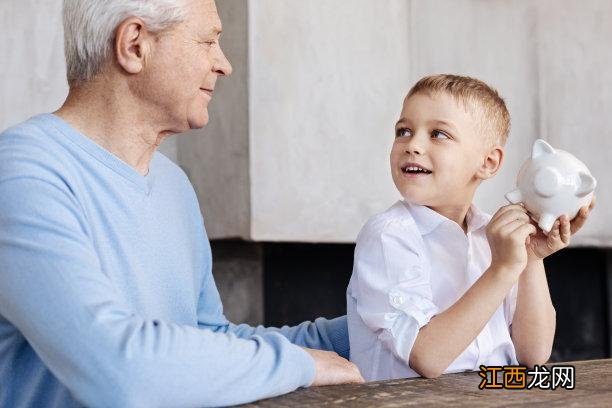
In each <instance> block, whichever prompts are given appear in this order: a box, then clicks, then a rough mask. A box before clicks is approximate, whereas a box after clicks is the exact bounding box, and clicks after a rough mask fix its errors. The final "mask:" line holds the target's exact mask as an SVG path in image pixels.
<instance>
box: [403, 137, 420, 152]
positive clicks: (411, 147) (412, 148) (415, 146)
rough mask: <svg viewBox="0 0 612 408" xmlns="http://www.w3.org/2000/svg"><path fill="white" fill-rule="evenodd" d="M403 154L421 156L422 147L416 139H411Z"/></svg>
mask: <svg viewBox="0 0 612 408" xmlns="http://www.w3.org/2000/svg"><path fill="white" fill-rule="evenodd" d="M405 152H406V153H408V154H422V153H423V145H422V143H421V142H420V141H419V140H418V138H417V137H412V138H411V139H410V140H409V141H408V143H406V146H405Z"/></svg>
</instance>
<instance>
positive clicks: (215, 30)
mask: <svg viewBox="0 0 612 408" xmlns="http://www.w3.org/2000/svg"><path fill="white" fill-rule="evenodd" d="M209 32H210V33H211V34H214V35H221V32H223V30H222V29H221V27H220V26H218V25H214V26H212V27H211V28H210V30H209Z"/></svg>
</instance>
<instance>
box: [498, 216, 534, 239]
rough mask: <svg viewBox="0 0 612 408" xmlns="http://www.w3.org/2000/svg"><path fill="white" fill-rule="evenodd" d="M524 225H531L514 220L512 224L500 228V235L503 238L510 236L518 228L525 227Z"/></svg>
mask: <svg viewBox="0 0 612 408" xmlns="http://www.w3.org/2000/svg"><path fill="white" fill-rule="evenodd" d="M523 225H531V224H529V223H527V222H525V221H523V220H516V219H515V220H512V221H510V222H508V223H507V224H504V225H501V226H500V227H499V235H501V236H504V237H505V236H509V235H511V234H512V233H513V232H514V231H515V230H516V229H517V228H519V227H521V226H523Z"/></svg>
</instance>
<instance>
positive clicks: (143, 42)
mask: <svg viewBox="0 0 612 408" xmlns="http://www.w3.org/2000/svg"><path fill="white" fill-rule="evenodd" d="M115 33H116V34H115V57H116V58H117V63H118V64H119V66H120V67H121V68H123V69H124V71H125V72H126V73H128V74H138V73H140V72H141V71H142V69H143V68H144V65H145V61H146V59H147V57H148V55H147V54H148V53H149V51H150V49H151V47H150V45H151V44H150V42H151V41H152V40H153V38H152V34H151V33H150V32H149V31H148V30H147V29H146V27H145V26H144V23H143V22H142V20H141V19H139V18H136V17H131V18H128V19H126V20H125V21H123V22H122V23H121V24H120V25H119V27H117V30H116V32H115Z"/></svg>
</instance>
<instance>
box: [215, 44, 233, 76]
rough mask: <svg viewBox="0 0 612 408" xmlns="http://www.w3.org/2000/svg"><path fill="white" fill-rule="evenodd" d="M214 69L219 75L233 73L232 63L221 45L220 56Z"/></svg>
mask: <svg viewBox="0 0 612 408" xmlns="http://www.w3.org/2000/svg"><path fill="white" fill-rule="evenodd" d="M213 70H214V71H215V72H216V73H217V74H219V75H225V76H229V75H232V64H230V62H229V60H228V59H227V57H226V56H225V53H224V52H223V50H222V49H221V47H219V57H218V58H217V59H216V62H215V65H214V67H213Z"/></svg>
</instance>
